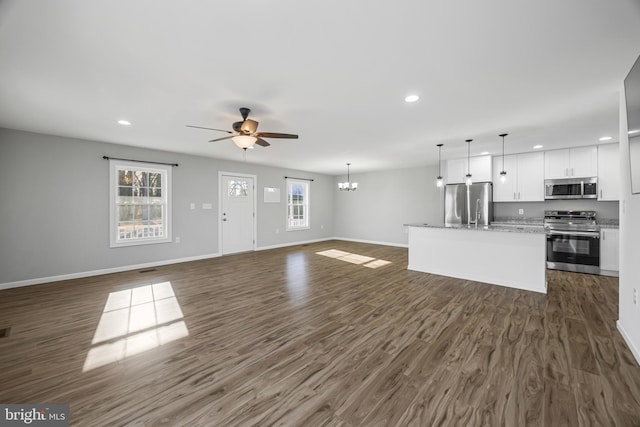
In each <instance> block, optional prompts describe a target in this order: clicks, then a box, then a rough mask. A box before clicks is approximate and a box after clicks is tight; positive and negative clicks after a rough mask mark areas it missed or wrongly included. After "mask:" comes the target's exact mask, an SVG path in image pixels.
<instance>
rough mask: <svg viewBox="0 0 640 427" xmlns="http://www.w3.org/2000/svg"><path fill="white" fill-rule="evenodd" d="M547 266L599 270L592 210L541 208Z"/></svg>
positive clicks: (594, 221)
mask: <svg viewBox="0 0 640 427" xmlns="http://www.w3.org/2000/svg"><path fill="white" fill-rule="evenodd" d="M544 227H545V230H546V233H547V268H551V269H555V270H566V271H576V272H578V273H590V274H599V273H600V227H599V226H598V225H597V223H596V213H595V212H594V211H544Z"/></svg>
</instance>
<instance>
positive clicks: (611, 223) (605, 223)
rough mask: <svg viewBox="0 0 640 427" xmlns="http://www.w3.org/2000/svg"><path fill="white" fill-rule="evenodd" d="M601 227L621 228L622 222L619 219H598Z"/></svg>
mask: <svg viewBox="0 0 640 427" xmlns="http://www.w3.org/2000/svg"><path fill="white" fill-rule="evenodd" d="M597 222H598V225H599V226H600V228H620V222H619V221H618V220H617V219H606V218H605V219H598V221H597Z"/></svg>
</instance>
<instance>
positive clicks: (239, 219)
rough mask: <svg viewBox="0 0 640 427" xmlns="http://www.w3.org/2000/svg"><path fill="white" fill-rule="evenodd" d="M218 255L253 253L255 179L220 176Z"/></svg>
mask: <svg viewBox="0 0 640 427" xmlns="http://www.w3.org/2000/svg"><path fill="white" fill-rule="evenodd" d="M218 178H219V179H218V182H219V183H220V192H219V193H218V194H220V204H219V206H220V215H219V218H220V225H219V228H218V231H219V233H218V235H219V236H220V238H219V240H220V251H221V253H222V255H227V254H234V253H238V252H247V251H252V250H254V249H255V241H256V237H255V235H256V215H255V205H256V198H255V194H256V193H255V182H256V177H255V175H245V174H235V173H226V172H219V174H218Z"/></svg>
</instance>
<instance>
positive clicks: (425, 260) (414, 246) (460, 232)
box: [405, 223, 547, 293]
mask: <svg viewBox="0 0 640 427" xmlns="http://www.w3.org/2000/svg"><path fill="white" fill-rule="evenodd" d="M405 227H408V229H409V266H408V269H409V270H415V271H421V272H424V273H432V274H439V275H442V276H450V277H456V278H460V279H467V280H474V281H478V282H485V283H491V284H494V285H501V286H508V287H510V288H517V289H524V290H527V291H534V292H541V293H547V281H546V236H545V232H544V228H542V227H541V226H517V225H489V226H479V227H477V228H476V227H474V226H471V227H469V226H466V225H462V226H460V225H459V226H448V225H447V226H445V225H444V224H419V223H417V224H405Z"/></svg>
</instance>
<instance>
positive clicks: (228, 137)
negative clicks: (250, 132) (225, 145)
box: [209, 135, 235, 142]
mask: <svg viewBox="0 0 640 427" xmlns="http://www.w3.org/2000/svg"><path fill="white" fill-rule="evenodd" d="M234 136H235V135H231V136H223V137H222V138H217V139H212V140H211V141H209V142H216V141H223V140H225V139H231V138H233V137H234Z"/></svg>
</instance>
